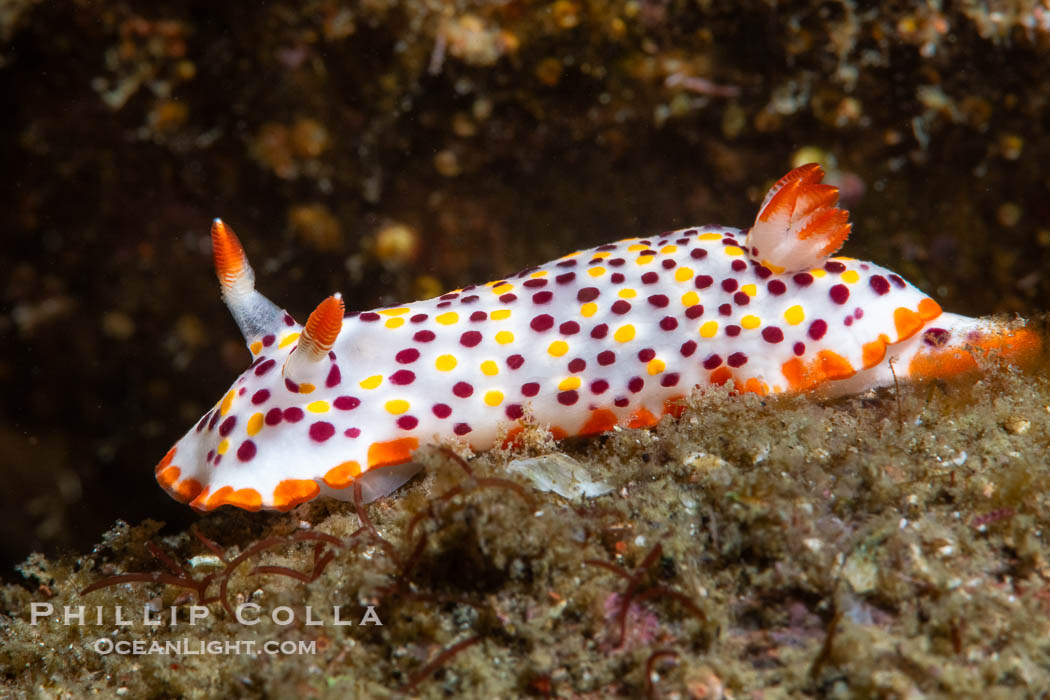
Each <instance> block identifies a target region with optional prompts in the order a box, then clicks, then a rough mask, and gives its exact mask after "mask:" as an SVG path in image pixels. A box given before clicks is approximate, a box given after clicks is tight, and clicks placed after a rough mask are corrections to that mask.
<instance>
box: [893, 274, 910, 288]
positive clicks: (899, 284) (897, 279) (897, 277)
mask: <svg viewBox="0 0 1050 700" xmlns="http://www.w3.org/2000/svg"><path fill="white" fill-rule="evenodd" d="M890 282H893V286H895V287H897V288H898V289H904V288H905V287H907V286H908V285H907V283H906V282H905V281H904V280H902V279H901V276H900V275H896V274H891V275H890Z"/></svg>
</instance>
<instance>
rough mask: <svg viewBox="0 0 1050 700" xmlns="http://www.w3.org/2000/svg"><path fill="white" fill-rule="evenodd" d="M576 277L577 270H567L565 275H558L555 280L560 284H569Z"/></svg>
mask: <svg viewBox="0 0 1050 700" xmlns="http://www.w3.org/2000/svg"><path fill="white" fill-rule="evenodd" d="M574 279H576V273H575V272H566V273H565V274H563V275H558V276H557V277H555V278H554V281H555V282H557V283H558V284H568V283H569V282H572V281H573V280H574Z"/></svg>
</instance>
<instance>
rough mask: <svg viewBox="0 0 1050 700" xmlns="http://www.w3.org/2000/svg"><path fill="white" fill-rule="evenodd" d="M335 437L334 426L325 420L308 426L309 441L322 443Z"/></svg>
mask: <svg viewBox="0 0 1050 700" xmlns="http://www.w3.org/2000/svg"><path fill="white" fill-rule="evenodd" d="M333 435H335V426H334V425H332V424H331V423H329V422H328V421H325V420H319V421H317V422H316V423H312V424H311V425H310V439H311V440H314V441H315V442H324V441H325V440H327V439H328V438H330V437H332V436H333Z"/></svg>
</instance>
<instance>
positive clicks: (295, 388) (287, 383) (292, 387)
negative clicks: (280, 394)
mask: <svg viewBox="0 0 1050 700" xmlns="http://www.w3.org/2000/svg"><path fill="white" fill-rule="evenodd" d="M284 387H285V388H286V389H287V390H288V391H290V392H292V393H293V394H297V393H299V385H298V384H296V383H295V382H293V381H292V380H291V379H288V378H287V377H285V378H284Z"/></svg>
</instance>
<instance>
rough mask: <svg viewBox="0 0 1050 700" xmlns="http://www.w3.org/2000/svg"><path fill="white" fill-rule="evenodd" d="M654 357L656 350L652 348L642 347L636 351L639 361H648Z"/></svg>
mask: <svg viewBox="0 0 1050 700" xmlns="http://www.w3.org/2000/svg"><path fill="white" fill-rule="evenodd" d="M654 357H656V351H655V350H653V349H652V348H643V349H641V350H639V351H638V360H639V361H640V362H648V361H649V360H651V359H653V358H654Z"/></svg>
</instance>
